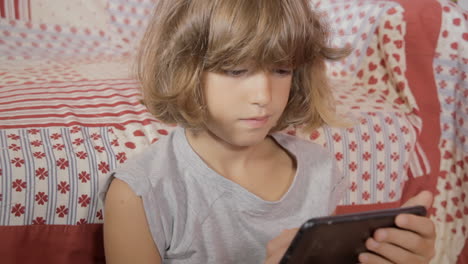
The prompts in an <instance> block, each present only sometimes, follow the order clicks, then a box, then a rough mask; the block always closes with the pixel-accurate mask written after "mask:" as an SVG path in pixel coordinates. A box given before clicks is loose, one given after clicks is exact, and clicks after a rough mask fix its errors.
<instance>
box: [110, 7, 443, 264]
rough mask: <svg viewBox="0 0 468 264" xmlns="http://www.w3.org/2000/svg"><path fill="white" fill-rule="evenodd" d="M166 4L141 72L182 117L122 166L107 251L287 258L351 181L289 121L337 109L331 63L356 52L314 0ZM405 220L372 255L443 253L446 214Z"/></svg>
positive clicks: (154, 98)
mask: <svg viewBox="0 0 468 264" xmlns="http://www.w3.org/2000/svg"><path fill="white" fill-rule="evenodd" d="M155 10H156V11H155V14H154V16H153V18H152V20H151V22H150V24H149V27H148V29H147V31H146V34H145V37H144V39H143V44H142V47H141V50H140V54H139V65H140V66H139V78H140V81H141V84H142V89H143V96H144V102H145V104H146V105H147V107H148V109H149V110H150V111H151V112H152V113H153V114H154V115H155V116H156V117H157V118H158V119H159V120H161V121H164V122H167V123H176V124H178V125H179V127H178V128H177V129H175V131H174V132H173V133H171V134H170V135H169V136H167V137H166V138H164V139H161V140H160V141H159V142H158V143H156V144H154V145H152V146H151V147H150V148H149V149H148V150H147V151H145V152H144V153H141V154H139V155H138V156H137V157H136V158H134V159H133V160H132V161H129V162H127V163H126V164H125V166H123V167H121V168H119V169H118V170H116V171H115V172H114V173H113V175H112V177H111V178H110V179H109V182H110V181H111V180H112V182H111V184H110V187H109V189H108V192H107V195H106V200H105V223H104V240H105V251H106V258H107V261H108V262H109V263H162V262H165V263H262V262H266V263H277V262H278V261H279V260H280V259H281V256H282V255H283V253H284V252H285V250H286V248H287V247H288V245H289V243H290V242H291V239H292V237H293V236H294V233H295V230H296V229H291V228H297V227H298V226H300V225H301V224H302V223H303V222H305V221H306V220H307V219H309V218H311V217H317V216H324V215H328V214H331V213H333V211H334V208H335V207H336V205H337V203H338V202H339V200H340V198H341V194H342V192H343V191H344V190H345V188H346V187H347V183H346V181H345V179H344V178H343V177H342V176H341V175H340V173H339V172H338V170H337V168H336V166H335V164H334V162H333V159H332V158H331V157H330V156H329V155H328V154H327V153H326V151H325V150H323V149H322V148H321V147H320V146H318V145H316V144H313V143H311V142H308V141H303V140H300V139H298V138H296V137H292V136H287V135H284V134H280V133H275V132H277V131H279V130H282V129H284V128H285V127H287V126H299V125H305V126H306V127H307V128H313V127H316V126H320V125H323V124H331V123H333V122H334V116H333V111H332V107H331V106H332V101H331V95H330V88H329V86H328V85H327V82H326V77H325V64H324V62H325V60H326V59H331V60H335V59H340V58H342V57H343V56H345V55H346V54H347V53H348V51H347V50H343V49H333V48H330V47H328V46H327V38H326V37H327V31H326V30H325V28H324V27H323V26H322V24H321V23H320V22H319V18H318V16H317V15H316V14H315V13H314V12H313V11H312V9H311V7H310V6H309V0H159V1H158V3H157V6H156V9H155ZM411 203H413V204H423V205H425V206H430V204H431V196H430V195H429V194H427V193H423V194H421V195H420V196H417V197H415V198H414V199H413V200H411V201H410V204H411ZM397 224H398V225H399V226H400V227H402V228H405V229H407V230H399V229H382V230H379V232H377V233H376V236H375V237H374V238H370V239H369V241H368V243H367V246H368V248H369V250H370V251H369V252H375V253H377V254H372V253H364V254H362V255H361V256H360V261H361V262H364V263H389V262H394V263H426V262H427V261H428V260H429V259H430V257H431V254H432V250H433V246H434V226H433V224H432V222H431V221H430V220H429V219H427V218H424V217H417V216H405V215H401V217H399V218H398V219H397ZM288 229H289V230H288ZM283 230H286V231H284V232H282V231H283ZM281 232H282V233H281ZM280 233H281V234H280ZM269 241H271V242H270V243H269Z"/></svg>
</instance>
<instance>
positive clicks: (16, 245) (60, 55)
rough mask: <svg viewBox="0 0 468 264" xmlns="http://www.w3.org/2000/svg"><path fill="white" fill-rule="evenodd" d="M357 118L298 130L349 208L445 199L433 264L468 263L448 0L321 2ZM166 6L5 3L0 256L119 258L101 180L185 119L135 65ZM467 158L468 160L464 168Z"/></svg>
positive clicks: (344, 97)
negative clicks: (144, 90)
mask: <svg viewBox="0 0 468 264" xmlns="http://www.w3.org/2000/svg"><path fill="white" fill-rule="evenodd" d="M312 3H313V5H314V6H315V7H316V8H317V9H318V10H320V14H321V16H322V17H323V19H326V20H327V21H329V24H330V26H331V28H332V32H333V42H332V43H333V45H336V46H343V45H349V46H352V47H354V51H353V53H352V54H351V55H350V56H349V57H348V58H346V59H345V60H343V61H340V62H336V63H329V64H328V73H329V76H330V79H331V82H332V83H333V87H334V95H335V97H336V99H337V108H338V111H339V113H341V114H342V115H343V116H346V117H347V118H349V119H350V120H352V121H353V125H352V126H350V127H348V128H336V127H322V128H320V129H317V130H315V131H312V132H310V133H306V132H304V131H303V130H302V129H300V128H288V129H286V130H285V131H284V133H288V134H292V135H295V136H298V137H301V138H305V139H308V140H311V141H314V142H317V143H319V144H321V145H323V146H324V147H326V148H327V149H329V150H330V152H331V153H332V154H333V155H334V157H335V159H336V161H337V163H338V164H339V166H340V169H341V170H342V172H343V174H344V175H345V176H346V177H347V178H348V179H349V182H350V186H349V188H348V189H347V192H346V194H345V197H344V198H343V200H342V201H341V203H340V206H339V208H338V213H347V212H356V211H363V210H369V209H378V208H390V207H397V206H399V205H401V204H402V203H403V202H404V201H406V200H407V199H408V198H409V197H412V196H413V195H415V194H416V193H418V192H419V191H420V190H423V189H427V190H431V191H432V192H433V193H434V194H435V201H434V206H433V208H431V209H430V211H429V214H430V217H431V218H432V219H433V221H434V222H435V223H436V228H437V243H436V251H437V253H436V257H435V258H434V260H433V263H444V264H445V263H468V248H467V247H468V243H466V242H467V237H468V233H467V232H468V231H467V230H466V229H467V227H468V199H467V197H466V196H467V194H468V142H467V140H468V139H467V136H468V133H467V131H468V128H467V126H468V104H467V97H468V80H467V74H468V66H467V65H468V33H467V32H468V22H467V21H468V14H467V13H466V12H464V11H463V10H462V9H461V8H460V7H458V6H457V5H456V4H454V3H452V2H449V1H444V0H439V1H436V0H411V1H410V0H395V1H377V0H359V1H351V0H349V1H347V0H340V1H339V0H336V1H333V0H328V1H319V0H313V1H312ZM153 4H154V3H153V1H152V0H97V1H85V0H71V1H59V0H40V1H27V0H3V1H0V15H1V17H0V237H1V238H2V239H0V262H2V263H30V262H34V263H38V261H39V262H41V261H42V262H44V263H104V262H105V258H104V251H103V244H102V223H103V213H102V208H103V206H102V204H101V202H100V201H99V199H98V197H97V192H98V190H99V188H100V186H101V184H102V180H103V179H104V178H105V176H106V175H108V174H109V172H111V171H112V170H113V169H114V168H116V167H117V166H119V165H120V164H123V163H125V162H126V160H128V159H129V158H131V157H132V156H134V155H135V154H136V153H138V152H140V151H141V150H143V149H144V148H145V147H147V146H148V145H150V144H152V143H154V142H156V141H158V140H159V139H160V138H162V137H164V136H166V135H168V133H170V132H171V131H172V130H173V129H174V127H173V126H169V125H166V124H163V123H161V122H159V121H158V120H157V119H155V118H154V117H153V116H151V115H150V114H149V113H148V111H147V110H146V109H145V107H144V106H143V105H142V104H141V102H140V99H141V96H140V91H139V85H138V82H137V81H136V80H135V78H134V76H133V74H132V71H131V68H132V62H133V58H134V50H135V48H136V47H137V45H138V39H139V38H140V37H141V34H142V31H143V30H144V26H145V25H146V23H147V19H148V15H149V14H150V12H151V8H152V6H153ZM465 164H466V165H465Z"/></svg>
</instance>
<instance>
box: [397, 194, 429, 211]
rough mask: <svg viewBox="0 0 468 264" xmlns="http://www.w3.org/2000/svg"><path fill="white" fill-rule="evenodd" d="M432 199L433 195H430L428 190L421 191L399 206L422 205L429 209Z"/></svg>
mask: <svg viewBox="0 0 468 264" xmlns="http://www.w3.org/2000/svg"><path fill="white" fill-rule="evenodd" d="M433 200H434V196H433V195H432V193H431V192H430V191H422V192H420V193H418V194H417V195H416V196H413V197H411V198H410V199H409V200H408V201H406V203H404V204H403V205H402V206H401V207H409V206H416V205H422V206H424V207H426V209H429V208H430V207H431V206H432V202H433Z"/></svg>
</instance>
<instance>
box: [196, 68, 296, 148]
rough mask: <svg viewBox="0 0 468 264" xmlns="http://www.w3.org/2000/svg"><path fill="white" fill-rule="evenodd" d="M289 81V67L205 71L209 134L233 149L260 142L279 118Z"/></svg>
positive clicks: (286, 95) (290, 75) (286, 97)
mask: <svg viewBox="0 0 468 264" xmlns="http://www.w3.org/2000/svg"><path fill="white" fill-rule="evenodd" d="M291 81H292V69H290V68H288V67H284V68H274V69H271V70H254V69H251V68H250V67H237V68H235V69H233V70H225V71H222V72H219V73H214V72H206V73H205V75H204V80H203V86H204V87H203V88H204V95H205V100H206V107H207V122H206V127H207V129H208V132H210V133H208V134H210V135H211V136H212V137H215V138H216V139H217V140H222V141H224V142H225V143H227V144H228V145H231V146H232V147H248V146H252V145H255V144H257V143H260V142H261V141H263V140H264V139H265V137H266V136H267V135H268V132H269V131H270V129H271V128H273V127H274V126H275V125H276V123H277V121H278V119H279V118H280V117H281V115H282V113H283V111H284V109H285V107H286V104H287V102H288V97H289V92H290V90H291Z"/></svg>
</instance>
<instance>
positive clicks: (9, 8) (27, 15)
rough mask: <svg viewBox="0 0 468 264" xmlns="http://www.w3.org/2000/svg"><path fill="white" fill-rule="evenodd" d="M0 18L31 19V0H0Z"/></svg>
mask: <svg viewBox="0 0 468 264" xmlns="http://www.w3.org/2000/svg"><path fill="white" fill-rule="evenodd" d="M0 18H5V19H7V20H23V21H30V20H31V0H0Z"/></svg>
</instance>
